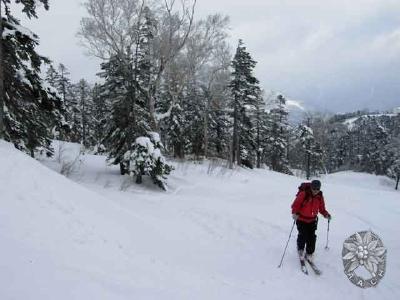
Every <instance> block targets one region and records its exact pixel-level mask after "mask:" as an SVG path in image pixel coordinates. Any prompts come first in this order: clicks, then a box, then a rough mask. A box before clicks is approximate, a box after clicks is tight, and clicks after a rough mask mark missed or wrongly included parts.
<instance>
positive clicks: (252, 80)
mask: <svg viewBox="0 0 400 300" xmlns="http://www.w3.org/2000/svg"><path fill="white" fill-rule="evenodd" d="M255 65H256V62H255V61H254V60H253V59H252V58H251V56H250V54H249V53H248V52H247V51H246V48H245V47H244V46H243V42H242V40H239V44H238V47H237V49H236V54H235V57H234V59H233V61H232V68H233V72H232V75H231V82H230V84H229V87H230V89H231V94H232V100H231V103H230V105H229V106H230V108H231V110H232V119H233V120H232V122H233V137H232V138H233V142H232V161H233V162H236V163H237V164H238V165H241V164H242V161H245V163H246V164H247V166H249V167H252V166H253V163H252V160H253V158H254V150H255V145H254V135H253V134H254V132H253V131H252V123H251V119H250V111H251V110H254V109H255V105H256V101H257V97H258V95H259V93H260V88H259V86H258V83H259V82H258V80H257V78H256V77H254V75H253V69H254V67H255ZM252 153H253V154H252Z"/></svg>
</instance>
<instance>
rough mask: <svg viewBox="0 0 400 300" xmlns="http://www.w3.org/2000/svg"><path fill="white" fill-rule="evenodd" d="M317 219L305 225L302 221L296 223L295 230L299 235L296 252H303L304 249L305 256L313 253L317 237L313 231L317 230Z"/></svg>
mask: <svg viewBox="0 0 400 300" xmlns="http://www.w3.org/2000/svg"><path fill="white" fill-rule="evenodd" d="M317 224H318V219H317V220H315V221H314V222H311V223H306V222H303V221H299V220H297V221H296V225H297V230H298V231H299V235H298V236H297V250H302V251H303V250H304V247H306V253H307V254H313V253H314V251H315V242H316V241H317V236H316V235H315V231H316V230H317Z"/></svg>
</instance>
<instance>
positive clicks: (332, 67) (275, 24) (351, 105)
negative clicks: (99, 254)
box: [22, 0, 400, 112]
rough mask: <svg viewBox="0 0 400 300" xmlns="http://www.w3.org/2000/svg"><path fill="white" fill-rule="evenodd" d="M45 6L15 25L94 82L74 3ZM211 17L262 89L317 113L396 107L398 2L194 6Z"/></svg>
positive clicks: (213, 1)
mask: <svg viewBox="0 0 400 300" xmlns="http://www.w3.org/2000/svg"><path fill="white" fill-rule="evenodd" d="M49 2H50V11H48V12H45V11H44V10H43V9H41V10H40V13H39V19H38V20H31V21H28V22H26V21H23V24H22V25H24V26H25V27H28V28H31V29H32V30H33V31H34V32H35V33H37V34H38V35H39V37H40V40H41V45H40V48H39V51H40V53H41V54H42V55H46V56H48V57H49V58H51V59H52V60H53V61H54V62H55V63H57V64H58V63H60V62H62V63H64V64H65V65H66V66H67V67H68V68H69V69H70V72H71V77H72V79H73V80H74V81H77V80H78V79H80V78H86V79H88V80H89V81H92V82H94V81H95V80H96V76H95V73H96V72H97V71H98V69H99V67H98V65H99V61H97V60H96V59H94V58H90V57H88V56H85V54H84V53H85V49H84V48H82V47H80V46H79V45H78V39H77V37H76V32H77V31H78V29H79V22H80V19H81V18H82V16H84V15H85V10H84V8H83V7H82V6H81V5H80V3H82V0H49ZM216 12H218V13H222V14H225V15H228V16H230V19H231V25H230V27H231V37H230V41H231V45H232V51H234V50H235V48H236V45H237V40H238V39H239V38H241V39H243V41H244V43H245V46H246V47H247V49H248V51H249V52H250V54H251V55H252V57H253V59H255V60H256V61H257V62H258V64H257V67H256V75H257V77H258V79H259V80H260V82H261V85H262V87H263V88H265V89H267V90H274V91H280V92H282V93H283V94H285V95H286V96H287V97H288V98H290V99H294V100H298V101H300V102H301V103H303V104H304V105H305V106H306V107H308V108H312V109H315V110H322V111H332V112H346V111H353V110H357V109H364V108H368V109H370V110H374V109H380V110H387V109H391V108H393V107H398V106H400V76H399V75H400V0H323V1H321V0H240V1H236V0H198V1H197V9H196V14H197V17H198V18H201V17H204V16H206V15H207V14H213V13H216Z"/></svg>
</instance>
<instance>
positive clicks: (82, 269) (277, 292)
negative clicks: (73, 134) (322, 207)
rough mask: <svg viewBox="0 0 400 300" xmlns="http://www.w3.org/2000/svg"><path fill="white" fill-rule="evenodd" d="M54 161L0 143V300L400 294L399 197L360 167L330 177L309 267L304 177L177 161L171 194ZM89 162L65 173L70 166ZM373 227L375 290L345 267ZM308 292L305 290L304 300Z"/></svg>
mask: <svg viewBox="0 0 400 300" xmlns="http://www.w3.org/2000/svg"><path fill="white" fill-rule="evenodd" d="M55 148H56V149H55V150H56V152H57V151H58V149H61V150H62V153H61V154H58V153H56V155H55V158H54V159H53V160H51V161H48V160H45V161H43V162H42V163H44V164H45V166H44V165H43V164H42V163H40V162H38V161H36V160H33V159H32V158H30V157H28V156H26V155H25V154H23V153H21V152H19V151H17V150H15V149H14V148H13V147H12V145H10V144H8V143H5V142H2V141H0V166H1V167H0V195H1V201H0V244H1V259H0V299H30V300H42V299H58V300H63V299H66V300H67V299H68V300H70V299H83V300H84V299H96V300H97V299H107V300H114V299H118V300H120V299H121V300H122V299H141V300H147V299H168V300H169V299H174V300H175V299H191V300H197V299H198V300H200V299H201V300H204V299H207V300H212V299H218V300H219V299H229V300H236V299H252V300H253V299H263V300H264V299H303V298H305V299H311V300H312V299H328V300H329V299H332V300H333V299H399V297H400V282H399V280H398V278H400V261H399V253H400V237H399V226H398V224H399V222H398V219H399V215H400V197H399V195H400V194H399V192H398V191H394V190H393V185H394V183H393V181H390V180H389V179H386V178H384V177H377V176H372V175H367V174H360V173H354V172H342V173H336V174H333V175H328V176H325V177H323V178H321V181H322V184H323V192H324V195H325V199H326V205H327V209H328V210H329V212H330V213H331V214H332V215H333V220H332V222H331V226H330V235H329V247H330V249H329V251H326V250H324V246H325V240H326V229H327V226H326V225H327V224H326V221H325V220H324V219H321V220H320V222H319V228H318V232H317V234H318V241H317V250H316V257H315V262H316V263H317V264H318V265H319V266H320V268H321V269H322V271H323V274H322V275H321V277H316V276H315V275H314V274H310V275H309V276H305V275H304V274H302V273H301V272H300V269H299V263H298V260H297V254H296V250H295V234H293V236H292V239H291V241H290V244H289V248H288V251H287V254H286V257H285V260H284V263H283V266H282V268H280V269H278V268H277V266H278V264H279V261H280V258H281V255H282V252H283V248H284V246H285V243H286V241H287V239H288V236H289V231H290V229H291V226H292V219H291V214H290V205H291V202H292V201H293V198H294V196H295V194H296V192H297V186H298V185H299V183H300V182H301V181H302V180H301V179H299V178H295V177H291V176H287V175H283V174H278V173H274V172H270V171H266V170H245V169H236V170H229V169H226V168H225V166H224V165H222V164H221V163H216V162H205V163H203V164H193V163H178V162H174V167H175V171H174V172H173V173H172V175H171V176H170V179H169V192H167V193H166V192H162V191H160V190H159V189H158V188H157V187H155V186H154V185H153V184H152V183H151V182H150V181H148V182H145V183H144V184H143V185H140V186H138V185H135V184H132V178H130V177H129V176H121V175H119V170H118V167H115V166H113V167H110V166H107V164H106V161H105V157H102V156H93V155H88V154H85V155H81V156H80V157H79V153H80V147H79V145H74V144H67V143H64V144H62V147H61V146H59V147H55ZM77 157H79V159H78V160H79V161H81V164H80V167H79V168H77V169H76V170H75V172H72V173H70V174H69V178H66V177H64V176H62V175H60V174H58V173H57V172H56V171H59V170H60V169H61V168H60V165H62V164H63V163H65V160H67V161H68V160H74V161H75V160H77V159H76V158H77ZM368 229H370V230H372V231H374V232H375V233H376V234H378V235H379V236H380V237H381V238H382V240H383V243H384V244H385V246H386V247H387V249H388V260H387V272H386V274H385V277H384V278H383V280H382V281H381V282H380V284H379V285H378V286H377V287H376V288H371V289H368V290H362V289H360V288H357V287H355V286H354V285H353V284H351V283H350V281H349V280H348V279H347V278H346V276H345V274H344V272H343V265H342V259H341V252H342V245H343V242H344V240H345V239H346V238H347V237H349V236H350V235H352V234H353V233H355V232H356V231H362V230H368ZM299 295H303V296H302V297H299Z"/></svg>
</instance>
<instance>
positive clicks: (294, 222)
mask: <svg viewBox="0 0 400 300" xmlns="http://www.w3.org/2000/svg"><path fill="white" fill-rule="evenodd" d="M294 224H296V220H294V221H293V225H292V229H291V230H290V234H289V239H288V241H287V243H286V247H285V250H284V251H283V255H282V259H281V262H280V263H279V266H278V268H280V267H281V266H282V263H283V258H284V257H285V254H286V249H287V247H288V245H289V241H290V238H291V236H292V231H293V228H294Z"/></svg>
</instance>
